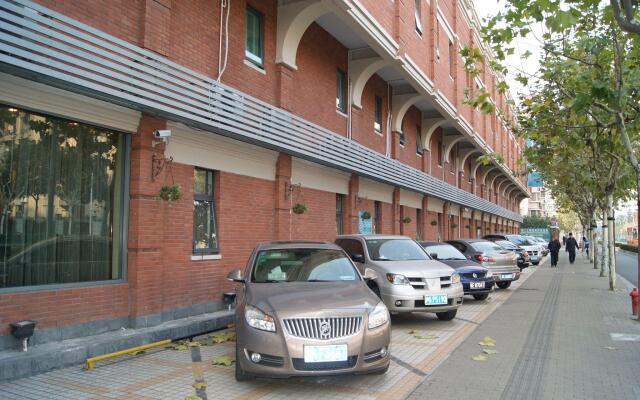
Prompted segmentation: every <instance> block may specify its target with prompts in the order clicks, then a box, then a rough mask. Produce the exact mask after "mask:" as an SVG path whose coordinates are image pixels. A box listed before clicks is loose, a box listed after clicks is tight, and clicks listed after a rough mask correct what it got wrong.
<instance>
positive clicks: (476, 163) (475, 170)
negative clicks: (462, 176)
mask: <svg viewBox="0 0 640 400" xmlns="http://www.w3.org/2000/svg"><path fill="white" fill-rule="evenodd" d="M483 165H484V164H482V162H481V161H478V160H475V161H474V162H473V164H472V165H471V171H470V172H471V177H472V178H473V179H476V175H477V174H478V170H479V169H480V168H481V167H482V166H483ZM480 182H481V183H482V180H480Z"/></svg>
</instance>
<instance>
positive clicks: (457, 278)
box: [451, 272, 460, 284]
mask: <svg viewBox="0 0 640 400" xmlns="http://www.w3.org/2000/svg"><path fill="white" fill-rule="evenodd" d="M451 283H453V284H456V283H460V275H458V273H457V272H454V273H453V275H451Z"/></svg>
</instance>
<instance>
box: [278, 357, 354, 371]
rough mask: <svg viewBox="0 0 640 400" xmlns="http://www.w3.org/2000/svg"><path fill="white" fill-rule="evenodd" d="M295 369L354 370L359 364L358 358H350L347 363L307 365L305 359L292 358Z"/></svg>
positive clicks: (335, 362)
mask: <svg viewBox="0 0 640 400" xmlns="http://www.w3.org/2000/svg"><path fill="white" fill-rule="evenodd" d="M291 361H293V368H295V369H297V370H298V371H327V370H331V369H346V368H353V367H354V366H355V365H356V363H357V362H358V356H350V357H349V358H347V361H334V362H316V363H306V362H304V358H292V359H291Z"/></svg>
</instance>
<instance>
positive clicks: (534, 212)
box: [525, 186, 557, 217]
mask: <svg viewBox="0 0 640 400" xmlns="http://www.w3.org/2000/svg"><path fill="white" fill-rule="evenodd" d="M529 190H530V191H531V198H529V201H528V209H527V212H526V213H525V215H529V216H532V217H533V216H536V217H553V216H555V215H557V211H556V205H555V202H554V201H553V198H552V197H551V192H550V191H549V190H547V188H546V187H544V186H541V187H530V188H529Z"/></svg>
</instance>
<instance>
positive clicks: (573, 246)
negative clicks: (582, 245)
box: [566, 232, 578, 264]
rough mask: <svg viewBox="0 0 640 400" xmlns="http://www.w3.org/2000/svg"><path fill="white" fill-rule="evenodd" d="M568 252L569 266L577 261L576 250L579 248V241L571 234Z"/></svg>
mask: <svg viewBox="0 0 640 400" xmlns="http://www.w3.org/2000/svg"><path fill="white" fill-rule="evenodd" d="M566 246H567V252H568V253H569V264H573V263H574V261H576V250H577V248H578V241H577V240H576V238H574V237H573V233H571V232H569V237H568V238H567V244H566Z"/></svg>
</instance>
